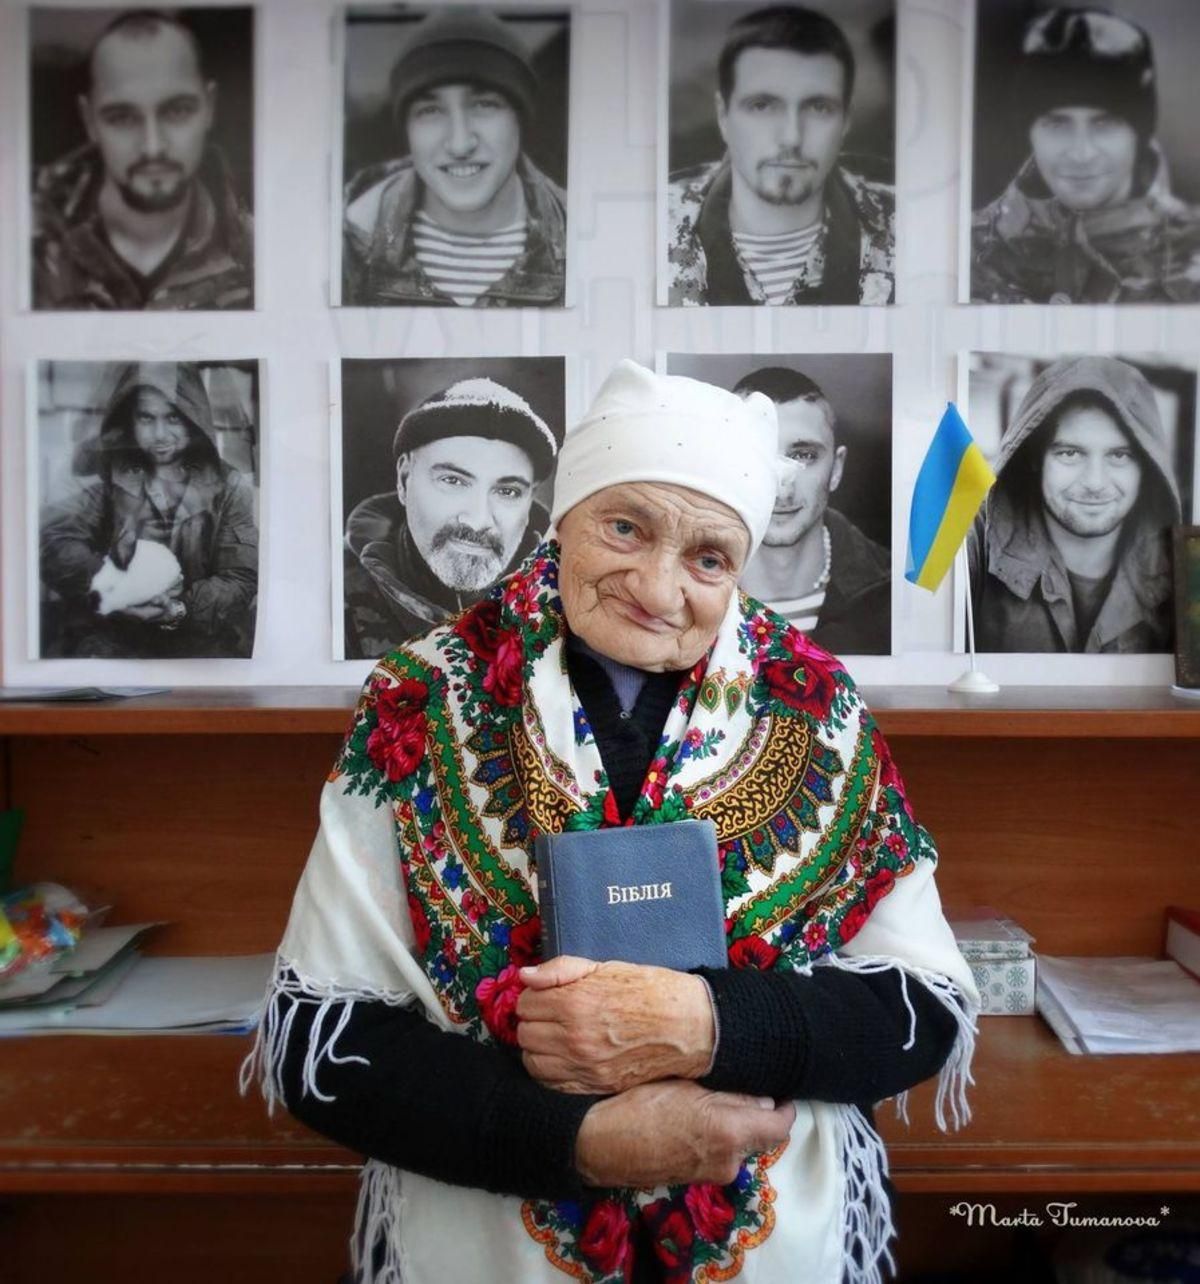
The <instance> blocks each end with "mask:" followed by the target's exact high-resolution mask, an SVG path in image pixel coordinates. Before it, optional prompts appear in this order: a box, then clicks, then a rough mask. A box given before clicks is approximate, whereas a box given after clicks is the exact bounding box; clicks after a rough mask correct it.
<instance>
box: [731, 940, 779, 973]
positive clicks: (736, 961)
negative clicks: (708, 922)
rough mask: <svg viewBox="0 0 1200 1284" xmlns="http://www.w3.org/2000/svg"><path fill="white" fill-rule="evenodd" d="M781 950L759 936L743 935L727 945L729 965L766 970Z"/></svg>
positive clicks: (773, 962) (772, 964)
mask: <svg viewBox="0 0 1200 1284" xmlns="http://www.w3.org/2000/svg"><path fill="white" fill-rule="evenodd" d="M780 953H781V951H780V950H779V949H778V948H776V946H774V945H771V944H769V943H768V942H767V941H764V940H763V938H762V937H761V936H743V937H741V938H740V939H739V940H736V941H734V943H733V944H732V945H731V946H730V947H729V964H730V966H731V967H756V968H758V970H759V971H760V972H768V971H770V969H771V968H773V967H774V966H775V960H776V959H778V958H779V955H780Z"/></svg>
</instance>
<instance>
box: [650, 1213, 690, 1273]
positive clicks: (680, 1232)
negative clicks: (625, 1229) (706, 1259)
mask: <svg viewBox="0 0 1200 1284" xmlns="http://www.w3.org/2000/svg"><path fill="white" fill-rule="evenodd" d="M642 1216H643V1217H644V1218H645V1219H646V1224H647V1225H648V1226H649V1227H650V1234H651V1237H652V1239H653V1241H654V1255H655V1256H656V1257H657V1258H658V1260H659V1261H660V1262H661V1263H662V1264H663V1279H664V1280H665V1281H666V1284H687V1282H688V1281H689V1280H690V1279H691V1277H692V1246H693V1244H694V1243H695V1240H696V1231H695V1228H694V1227H693V1226H692V1219H691V1217H690V1216H689V1215H688V1210H687V1208H686V1207H682V1206H681V1205H680V1204H678V1203H676V1202H675V1201H673V1200H666V1199H660V1200H657V1201H656V1202H655V1203H653V1204H650V1205H648V1207H647V1208H646V1209H645V1211H644V1212H643V1214H642Z"/></svg>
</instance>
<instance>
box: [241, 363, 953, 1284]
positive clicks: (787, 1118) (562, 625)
mask: <svg viewBox="0 0 1200 1284" xmlns="http://www.w3.org/2000/svg"><path fill="white" fill-rule="evenodd" d="M774 456H775V424H774V409H773V407H772V405H771V403H770V402H769V401H768V400H767V398H765V397H763V396H761V395H760V394H754V395H752V396H751V397H750V398H748V399H747V400H745V401H743V400H742V399H740V398H738V397H736V396H733V395H732V394H730V393H726V392H724V391H721V390H719V389H716V388H712V387H709V386H708V385H706V384H702V383H698V382H696V381H693V380H690V379H683V378H678V377H661V378H660V377H656V376H654V375H652V374H651V373H650V372H649V371H646V370H643V369H641V368H640V367H638V366H636V365H634V364H633V363H632V362H622V363H621V364H620V365H619V366H618V367H617V369H616V370H615V371H614V372H613V374H612V375H611V376H610V377H609V379H608V380H607V381H606V383H605V384H604V387H603V388H602V389H601V391H600V393H599V395H598V398H597V401H596V403H595V405H594V406H593V408H592V410H591V411H590V412H589V414H588V416H587V417H586V418H585V419H584V421H583V422H582V423H581V424H580V425H579V426H578V427H577V429H576V430H575V431H574V432H572V433H571V434H569V435H568V437H567V440H566V444H565V445H564V447H563V450H562V454H561V459H560V467H559V472H558V484H557V490H556V495H555V504H554V518H555V522H556V527H557V538H556V539H552V540H551V541H550V542H549V543H547V544H546V545H544V546H543V547H542V548H540V549H539V550H537V552H536V553H535V554H534V555H533V556H532V557H531V558H530V560H529V561H527V562H526V563H525V565H524V566H523V567H522V568H521V569H520V570H519V571H518V572H517V573H516V574H515V575H513V576H511V577H510V578H508V579H507V580H505V581H503V582H502V583H501V584H500V585H498V586H497V588H496V590H495V591H494V593H493V595H492V596H491V598H490V599H488V600H486V601H485V602H483V603H480V604H479V605H478V606H475V607H473V608H471V609H470V610H468V611H467V612H465V613H464V614H462V615H460V616H459V617H458V618H457V619H456V620H454V621H451V622H450V623H448V624H446V625H444V626H442V627H439V628H437V629H434V630H433V631H431V632H429V633H427V634H425V635H424V636H423V637H421V638H418V639H415V640H413V641H412V642H410V643H407V644H406V645H404V646H402V647H401V648H399V649H398V650H397V651H394V652H393V653H392V654H391V655H389V656H387V657H386V658H385V659H384V660H382V661H381V662H380V663H379V665H378V666H377V667H376V669H375V671H374V673H373V674H372V675H371V678H370V680H369V681H368V683H367V685H366V688H365V690H364V693H363V696H362V699H361V701H360V702H359V705H358V708H357V710H356V712H355V715H354V723H353V726H352V728H351V731H350V733H349V736H348V738H347V741H346V744H345V746H344V748H343V750H342V753H341V756H340V758H339V760H338V762H337V764H336V766H335V769H334V772H333V774H332V777H331V779H330V782H329V784H328V785H327V786H326V788H325V792H324V795H323V798H322V802H321V829H320V833H319V834H318V837H317V840H316V843H315V846H314V848H313V852H312V855H311V857H310V860H309V864H308V867H307V869H306V870H305V873H304V876H303V879H302V881H301V884H300V888H299V891H298V892H297V896H296V901H295V906H294V908H293V912H292V917H291V921H290V923H289V926H288V929H287V934H286V936H285V938H284V941H283V944H282V946H281V948H280V958H279V972H278V976H277V979H276V981H275V983H274V987H273V992H272V995H271V996H270V1002H269V1004H268V1007H267V1011H266V1013H265V1016H264V1022H263V1026H262V1029H261V1032H260V1037H259V1042H258V1044H257V1046H256V1049H255V1053H254V1054H253V1055H252V1058H251V1060H250V1061H249V1062H248V1063H247V1066H246V1075H247V1078H249V1077H250V1075H251V1074H253V1073H257V1074H258V1075H259V1076H260V1077H261V1079H262V1082H263V1084H264V1089H265V1092H266V1094H267V1097H268V1100H269V1101H271V1102H272V1103H273V1102H274V1100H276V1099H282V1100H283V1101H284V1102H285V1103H286V1104H287V1106H288V1108H289V1109H290V1110H291V1111H292V1112H293V1113H294V1114H295V1115H296V1116H297V1117H298V1118H300V1119H302V1120H303V1121H305V1122H306V1123H308V1124H310V1125H311V1126H312V1127H314V1128H316V1129H318V1130H319V1131H321V1132H324V1133H326V1134H328V1135H329V1136H331V1137H334V1138H336V1139H337V1140H338V1141H340V1142H342V1143H344V1144H345V1145H348V1146H351V1147H353V1148H354V1149H356V1150H358V1151H360V1152H362V1153H364V1154H366V1155H367V1156H369V1160H368V1162H367V1164H366V1166H365V1168H364V1170H363V1179H362V1194H361V1198H360V1201H359V1212H358V1227H357V1233H356V1236H355V1241H354V1246H355V1269H356V1271H357V1273H358V1278H360V1279H362V1280H364V1281H389V1282H390V1281H398V1280H404V1281H406V1282H407V1284H426V1282H427V1281H428V1282H429V1284H435V1282H436V1284H443V1282H444V1281H453V1282H454V1284H474V1282H479V1284H482V1282H483V1281H497V1280H504V1281H519V1282H521V1284H530V1282H533V1284H536V1282H539V1281H541V1282H544V1284H550V1282H551V1281H555V1280H560V1279H562V1278H564V1276H573V1277H575V1278H577V1279H583V1280H589V1281H594V1282H597V1284H598V1282H600V1281H604V1282H612V1281H619V1280H630V1279H633V1280H667V1281H680V1282H682V1281H696V1282H699V1281H702V1280H711V1279H716V1278H729V1277H730V1276H731V1275H733V1274H736V1273H737V1272H738V1271H739V1270H741V1269H742V1268H743V1266H744V1267H745V1269H746V1271H747V1275H748V1277H749V1278H753V1279H757V1280H761V1281H780V1282H781V1284H782V1282H783V1281H787V1284H801V1282H804V1281H808V1282H811V1284H833V1282H836V1281H838V1280H843V1279H845V1280H852V1281H872V1280H878V1279H879V1278H880V1269H881V1263H882V1260H883V1259H884V1258H885V1257H886V1256H887V1240H888V1238H889V1236H890V1235H891V1233H892V1226H891V1218H890V1212H889V1206H888V1196H887V1191H886V1190H885V1187H884V1173H885V1172H886V1161H885V1156H884V1154H883V1151H882V1146H881V1143H880V1141H879V1138H878V1137H877V1135H876V1134H875V1132H874V1129H873V1127H872V1113H871V1112H872V1106H873V1103H875V1102H878V1101H880V1100H882V1099H883V1098H886V1097H891V1096H894V1095H896V1094H900V1093H903V1092H904V1091H905V1090H907V1089H908V1088H909V1087H910V1086H911V1085H912V1084H915V1083H917V1082H918V1081H920V1080H922V1079H925V1078H927V1077H929V1076H931V1075H934V1074H936V1073H938V1071H939V1069H941V1071H942V1082H941V1084H940V1091H939V1096H938V1114H939V1121H940V1119H941V1116H942V1114H943V1104H944V1102H945V1100H946V1099H947V1098H948V1099H949V1100H950V1102H951V1104H952V1106H953V1110H954V1114H955V1115H956V1117H957V1116H958V1114H959V1113H960V1111H961V1110H962V1109H965V1102H964V1101H963V1100H962V1087H963V1082H964V1079H965V1077H966V1075H967V1070H968V1062H969V1057H970V1051H971V1032H972V1013H973V1011H974V1009H975V1006H976V1004H977V997H978V996H977V995H976V994H975V991H974V989H973V987H972V984H971V978H970V972H969V970H968V969H967V967H966V966H965V965H964V963H963V961H962V958H961V956H960V955H959V954H958V951H957V950H956V948H955V946H954V941H953V938H952V936H951V934H950V931H949V929H948V927H947V925H946V923H945V920H944V919H943V917H942V913H941V909H940V905H939V902H938V896H937V891H936V888H935V886H934V882H933V868H934V864H935V861H936V854H935V852H934V849H933V846H932V844H931V842H930V840H929V837H928V835H927V834H926V833H925V831H924V830H923V829H922V828H921V827H920V826H919V825H918V824H916V822H915V821H914V820H913V818H912V814H911V811H910V809H909V806H908V803H907V801H906V799H905V796H904V788H903V784H902V783H901V780H900V777H899V775H898V774H897V772H896V768H895V767H894V765H893V764H892V760H891V758H890V756H889V754H888V750H887V746H886V745H885V743H884V741H883V739H882V737H881V736H880V734H879V731H878V729H877V728H876V726H875V724H874V721H873V720H872V718H871V716H870V714H869V713H868V712H867V710H866V709H865V708H864V706H863V704H862V703H861V701H860V700H859V698H858V696H857V694H856V692H855V688H854V685H853V683H852V682H851V680H850V678H849V676H848V675H847V674H846V673H845V672H844V670H842V668H841V667H840V666H839V665H838V663H837V661H836V660H834V659H833V657H831V656H829V655H827V654H826V653H825V652H823V651H820V650H818V649H816V648H815V647H813V646H812V645H811V644H810V643H809V642H807V641H806V639H805V638H804V637H803V636H802V635H801V634H799V633H797V632H796V631H795V630H794V629H793V628H791V627H790V626H789V625H788V624H787V622H786V621H785V620H783V619H781V618H779V617H778V616H775V615H773V614H772V613H771V612H770V611H768V610H766V609H765V608H764V607H762V606H761V605H760V604H758V603H756V602H754V601H752V600H749V599H746V598H741V597H739V596H738V594H737V593H736V592H735V584H736V581H737V577H738V574H739V572H740V571H741V569H742V567H743V566H744V565H745V562H746V559H747V558H748V557H749V556H750V554H751V553H752V552H753V550H754V548H755V546H756V545H757V543H758V541H759V540H760V539H761V537H762V535H763V532H764V531H765V529H766V527H767V523H768V522H769V520H770V517H771V511H772V506H773V502H774V496H775V472H774V468H775V465H774ZM687 816H696V817H707V818H709V819H711V820H713V821H714V822H715V824H716V828H717V833H718V838H719V843H720V849H719V850H720V861H721V882H722V889H723V893H724V897H725V905H726V915H727V932H728V952H729V964H730V966H729V967H728V968H725V969H700V970H698V971H697V972H696V973H683V972H675V971H669V970H667V969H664V968H654V967H643V966H634V965H630V964H623V963H612V962H608V963H604V962H599V963H598V962H595V961H590V960H585V959H574V958H567V957H562V958H557V959H553V960H551V961H549V962H542V963H539V957H540V955H539V920H538V907H537V899H536V878H535V876H534V870H533V869H532V868H531V860H530V851H531V849H532V840H533V837H534V835H535V834H536V833H538V832H560V831H562V830H563V829H565V828H572V829H580V828H598V827H601V826H604V825H623V824H635V825H642V824H658V823H664V822H666V823H669V822H671V821H675V820H679V819H683V818H685V817H687ZM444 1183H449V1184H448V1185H447V1184H444Z"/></svg>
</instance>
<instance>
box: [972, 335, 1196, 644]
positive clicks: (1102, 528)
mask: <svg viewBox="0 0 1200 1284" xmlns="http://www.w3.org/2000/svg"><path fill="white" fill-rule="evenodd" d="M992 467H993V470H994V471H995V474H996V484H995V486H994V487H993V488H992V490H991V491H990V492H989V494H988V497H987V499H986V500H985V501H984V506H983V509H982V510H981V512H980V514H979V517H978V518H977V519H976V522H975V526H974V528H973V529H972V531H971V534H970V536H969V538H968V545H967V549H968V557H969V563H970V572H971V592H972V595H973V606H974V612H975V638H976V644H977V646H978V648H979V650H981V651H1030V652H1051V651H1073V652H1087V653H1092V654H1095V653H1106V654H1108V653H1142V652H1153V651H1167V650H1169V649H1170V648H1171V639H1172V611H1173V605H1172V595H1171V561H1170V527H1171V526H1172V525H1173V524H1174V523H1176V522H1178V521H1179V520H1180V513H1181V503H1180V494H1179V486H1178V484H1177V481H1176V470H1175V463H1174V461H1173V458H1172V451H1171V449H1170V446H1169V443H1168V438H1167V434H1166V432H1165V430H1164V426H1163V422H1162V418H1161V415H1160V411H1159V405H1158V399H1157V398H1156V396H1155V391H1154V389H1153V388H1152V387H1151V384H1150V382H1149V381H1148V380H1147V378H1146V376H1145V375H1144V374H1142V373H1141V371H1139V370H1138V369H1137V368H1135V367H1134V366H1133V365H1131V364H1129V363H1128V362H1126V361H1119V360H1117V359H1115V358H1113V357H1096V356H1087V357H1067V358H1064V359H1062V360H1059V361H1055V362H1053V363H1052V364H1050V365H1048V366H1047V367H1046V368H1045V369H1044V370H1042V372H1041V373H1040V374H1038V375H1037V376H1036V377H1035V378H1034V379H1033V381H1032V383H1030V384H1029V387H1028V391H1027V392H1026V393H1025V395H1024V396H1023V397H1022V398H1021V400H1020V404H1019V405H1018V406H1017V408H1016V411H1015V413H1014V414H1013V415H1012V418H1011V420H1010V421H1009V423H1008V425H1007V427H1006V428H1005V429H1004V433H1003V436H1002V438H1001V441H1000V448H999V451H998V453H997V455H996V456H995V458H994V460H993V461H992Z"/></svg>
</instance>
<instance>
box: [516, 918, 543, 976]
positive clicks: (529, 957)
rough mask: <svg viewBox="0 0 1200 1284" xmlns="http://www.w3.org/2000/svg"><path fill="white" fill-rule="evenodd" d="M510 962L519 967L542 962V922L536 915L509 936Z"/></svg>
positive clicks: (520, 924)
mask: <svg viewBox="0 0 1200 1284" xmlns="http://www.w3.org/2000/svg"><path fill="white" fill-rule="evenodd" d="M508 960H509V962H510V963H514V964H515V965H516V966H517V967H526V966H528V965H529V964H531V963H540V962H541V961H542V920H541V917H540V916H539V915H537V914H535V915H534V916H533V917H532V918H527V919H526V920H525V922H524V923H518V924H517V925H516V927H514V928H513V929H512V931H511V932H509V934H508Z"/></svg>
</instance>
